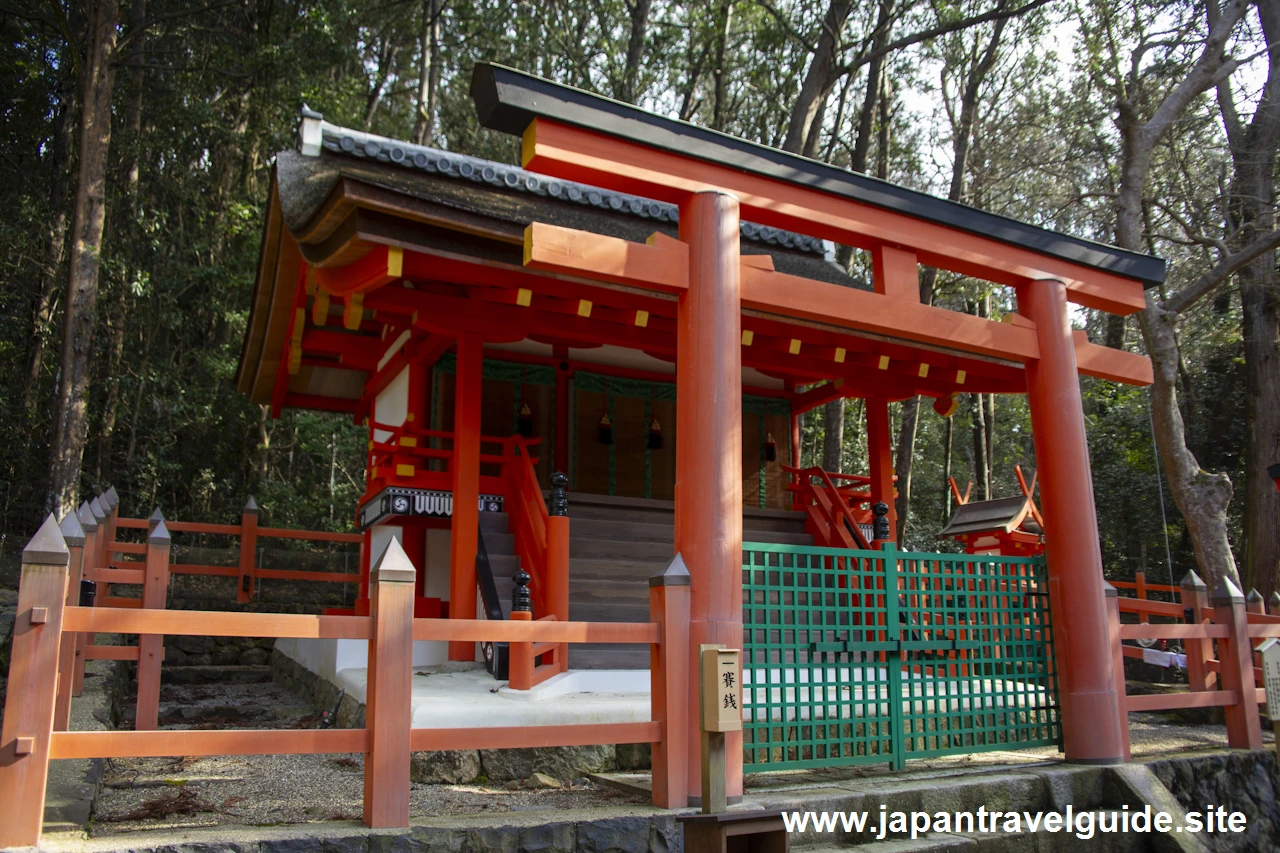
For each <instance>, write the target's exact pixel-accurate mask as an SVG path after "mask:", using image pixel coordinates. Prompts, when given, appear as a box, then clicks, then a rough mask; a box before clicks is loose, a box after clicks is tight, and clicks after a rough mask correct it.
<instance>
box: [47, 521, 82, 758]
mask: <svg viewBox="0 0 1280 853" xmlns="http://www.w3.org/2000/svg"><path fill="white" fill-rule="evenodd" d="M58 531H59V532H60V533H61V534H62V541H63V542H64V543H65V544H66V546H67V551H68V553H69V560H68V566H67V568H68V573H67V577H68V579H67V597H66V603H67V605H68V606H71V605H75V604H79V603H80V575H81V570H82V566H83V564H84V528H82V527H81V526H80V521H79V520H78V519H77V518H76V514H75V513H74V512H69V513H67V517H66V518H64V519H62V523H61V524H59V525H58ZM80 639H81V635H80V634H63V635H62V636H61V637H60V638H59V643H58V700H57V702H56V703H55V705H54V712H53V728H54V730H55V731H59V732H65V731H66V730H67V725H68V724H69V723H70V721H71V688H72V687H73V686H74V684H75V673H76V663H77V658H76V653H77V651H79V643H80ZM80 659H81V660H83V655H82V656H81V658H80Z"/></svg>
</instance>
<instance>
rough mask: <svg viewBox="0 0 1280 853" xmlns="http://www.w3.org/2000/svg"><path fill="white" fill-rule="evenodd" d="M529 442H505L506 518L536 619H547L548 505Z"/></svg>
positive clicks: (516, 439) (517, 438) (513, 438)
mask: <svg viewBox="0 0 1280 853" xmlns="http://www.w3.org/2000/svg"><path fill="white" fill-rule="evenodd" d="M531 443H532V442H531V441H530V440H528V439H525V438H524V437H522V436H519V435H513V436H511V437H510V438H509V439H507V441H506V452H505V453H504V454H503V472H502V473H503V477H504V479H506V481H507V503H506V508H507V518H508V520H509V522H510V525H511V532H512V534H513V535H514V537H515V545H516V555H517V556H518V557H519V558H520V566H521V568H523V569H524V570H525V571H526V572H528V573H529V576H530V578H532V580H531V581H530V582H529V592H530V594H531V595H532V597H533V612H534V615H535V618H537V617H539V616H543V615H546V613H547V609H548V608H547V600H546V578H547V519H548V518H549V515H548V513H547V502H546V501H545V500H544V499H543V497H542V487H541V486H539V485H538V472H537V471H535V470H534V468H533V456H532V455H531V454H530V453H529V445H530V444H531Z"/></svg>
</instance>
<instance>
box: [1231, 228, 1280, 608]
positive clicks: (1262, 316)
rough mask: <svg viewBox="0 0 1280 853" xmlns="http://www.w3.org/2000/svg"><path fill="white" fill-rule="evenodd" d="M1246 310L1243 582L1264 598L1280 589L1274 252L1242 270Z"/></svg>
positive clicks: (1279, 308)
mask: <svg viewBox="0 0 1280 853" xmlns="http://www.w3.org/2000/svg"><path fill="white" fill-rule="evenodd" d="M1239 281H1240V303H1241V305H1242V307H1243V309H1244V351H1245V406H1246V410H1245V411H1246V415H1245V481H1244V510H1245V511H1244V576H1245V577H1244V580H1245V585H1246V586H1250V587H1256V588H1257V589H1258V591H1259V592H1261V593H1262V594H1263V596H1269V595H1271V593H1272V592H1274V591H1275V590H1276V588H1277V578H1276V572H1277V568H1278V567H1280V500H1277V498H1280V493H1278V492H1277V491H1276V485H1275V482H1274V481H1273V480H1272V479H1271V477H1270V476H1269V475H1268V474H1267V466H1269V465H1274V464H1276V463H1277V462H1280V304H1277V300H1276V296H1275V294H1276V272H1275V253H1274V252H1269V253H1267V254H1266V255H1264V256H1263V257H1262V258H1260V259H1259V260H1257V261H1254V262H1253V263H1252V264H1250V265H1249V266H1248V267H1246V268H1245V269H1243V270H1241V271H1240V273H1239Z"/></svg>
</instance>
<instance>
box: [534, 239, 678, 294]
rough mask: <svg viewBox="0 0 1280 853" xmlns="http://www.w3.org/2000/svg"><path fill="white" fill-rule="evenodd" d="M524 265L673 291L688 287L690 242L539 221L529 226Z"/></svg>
mask: <svg viewBox="0 0 1280 853" xmlns="http://www.w3.org/2000/svg"><path fill="white" fill-rule="evenodd" d="M524 265H525V266H526V267H528V268H530V269H536V270H546V271H549V272H563V273H569V274H571V275H586V276H589V277H591V278H598V279H603V280H605V281H612V282H616V283H618V284H628V285H633V286H637V287H656V288H659V289H661V290H667V291H670V292H679V291H681V290H685V289H687V288H688V287H689V247H688V246H687V245H686V244H684V243H682V242H680V241H679V240H676V239H675V238H673V237H668V236H667V235H665V234H663V233H661V232H654V233H653V234H652V235H650V237H649V240H648V242H646V243H633V242H631V241H630V240H622V239H619V238H617V237H606V236H605V235H603V234H596V233H593V232H590V231H576V230H574V229H572V228H561V227H559V226H558V225H548V224H546V223H542V222H534V223H533V224H531V225H529V227H528V228H526V229H525V231H524Z"/></svg>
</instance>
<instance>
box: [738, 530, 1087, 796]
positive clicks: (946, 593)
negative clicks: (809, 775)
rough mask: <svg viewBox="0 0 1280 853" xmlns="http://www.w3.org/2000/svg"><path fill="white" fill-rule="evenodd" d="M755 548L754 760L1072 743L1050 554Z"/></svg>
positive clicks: (750, 611) (748, 703)
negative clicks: (1064, 709) (1057, 661)
mask: <svg viewBox="0 0 1280 853" xmlns="http://www.w3.org/2000/svg"><path fill="white" fill-rule="evenodd" d="M743 550H744V555H745V559H744V564H743V623H744V633H745V637H744V653H743V676H744V678H743V747H744V753H745V762H746V764H745V768H744V769H745V770H747V772H752V771H761V770H782V769H794V768H803V767H827V766H835V765H845V764H859V763H884V762H888V763H890V764H892V765H893V766H894V767H896V768H901V767H902V766H903V765H904V762H905V761H906V760H907V759H908V758H925V757H930V756H938V755H953V754H959V753H968V752H981V751H984V750H992V749H1021V748H1028V747H1034V746H1051V745H1058V744H1060V740H1061V730H1060V727H1059V723H1058V704H1057V692H1056V684H1055V680H1054V676H1053V640H1052V630H1051V625H1050V618H1049V599H1048V594H1047V591H1048V584H1047V576H1046V572H1045V565H1044V560H1043V559H1042V558H1025V557H986V556H971V555H964V554H918V553H909V552H901V551H898V550H896V549H895V548H893V547H888V548H886V549H884V550H881V551H845V550H836V549H831V548H803V547H796V546H790V545H772V544H761V543H746V544H745V545H744V546H743Z"/></svg>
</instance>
